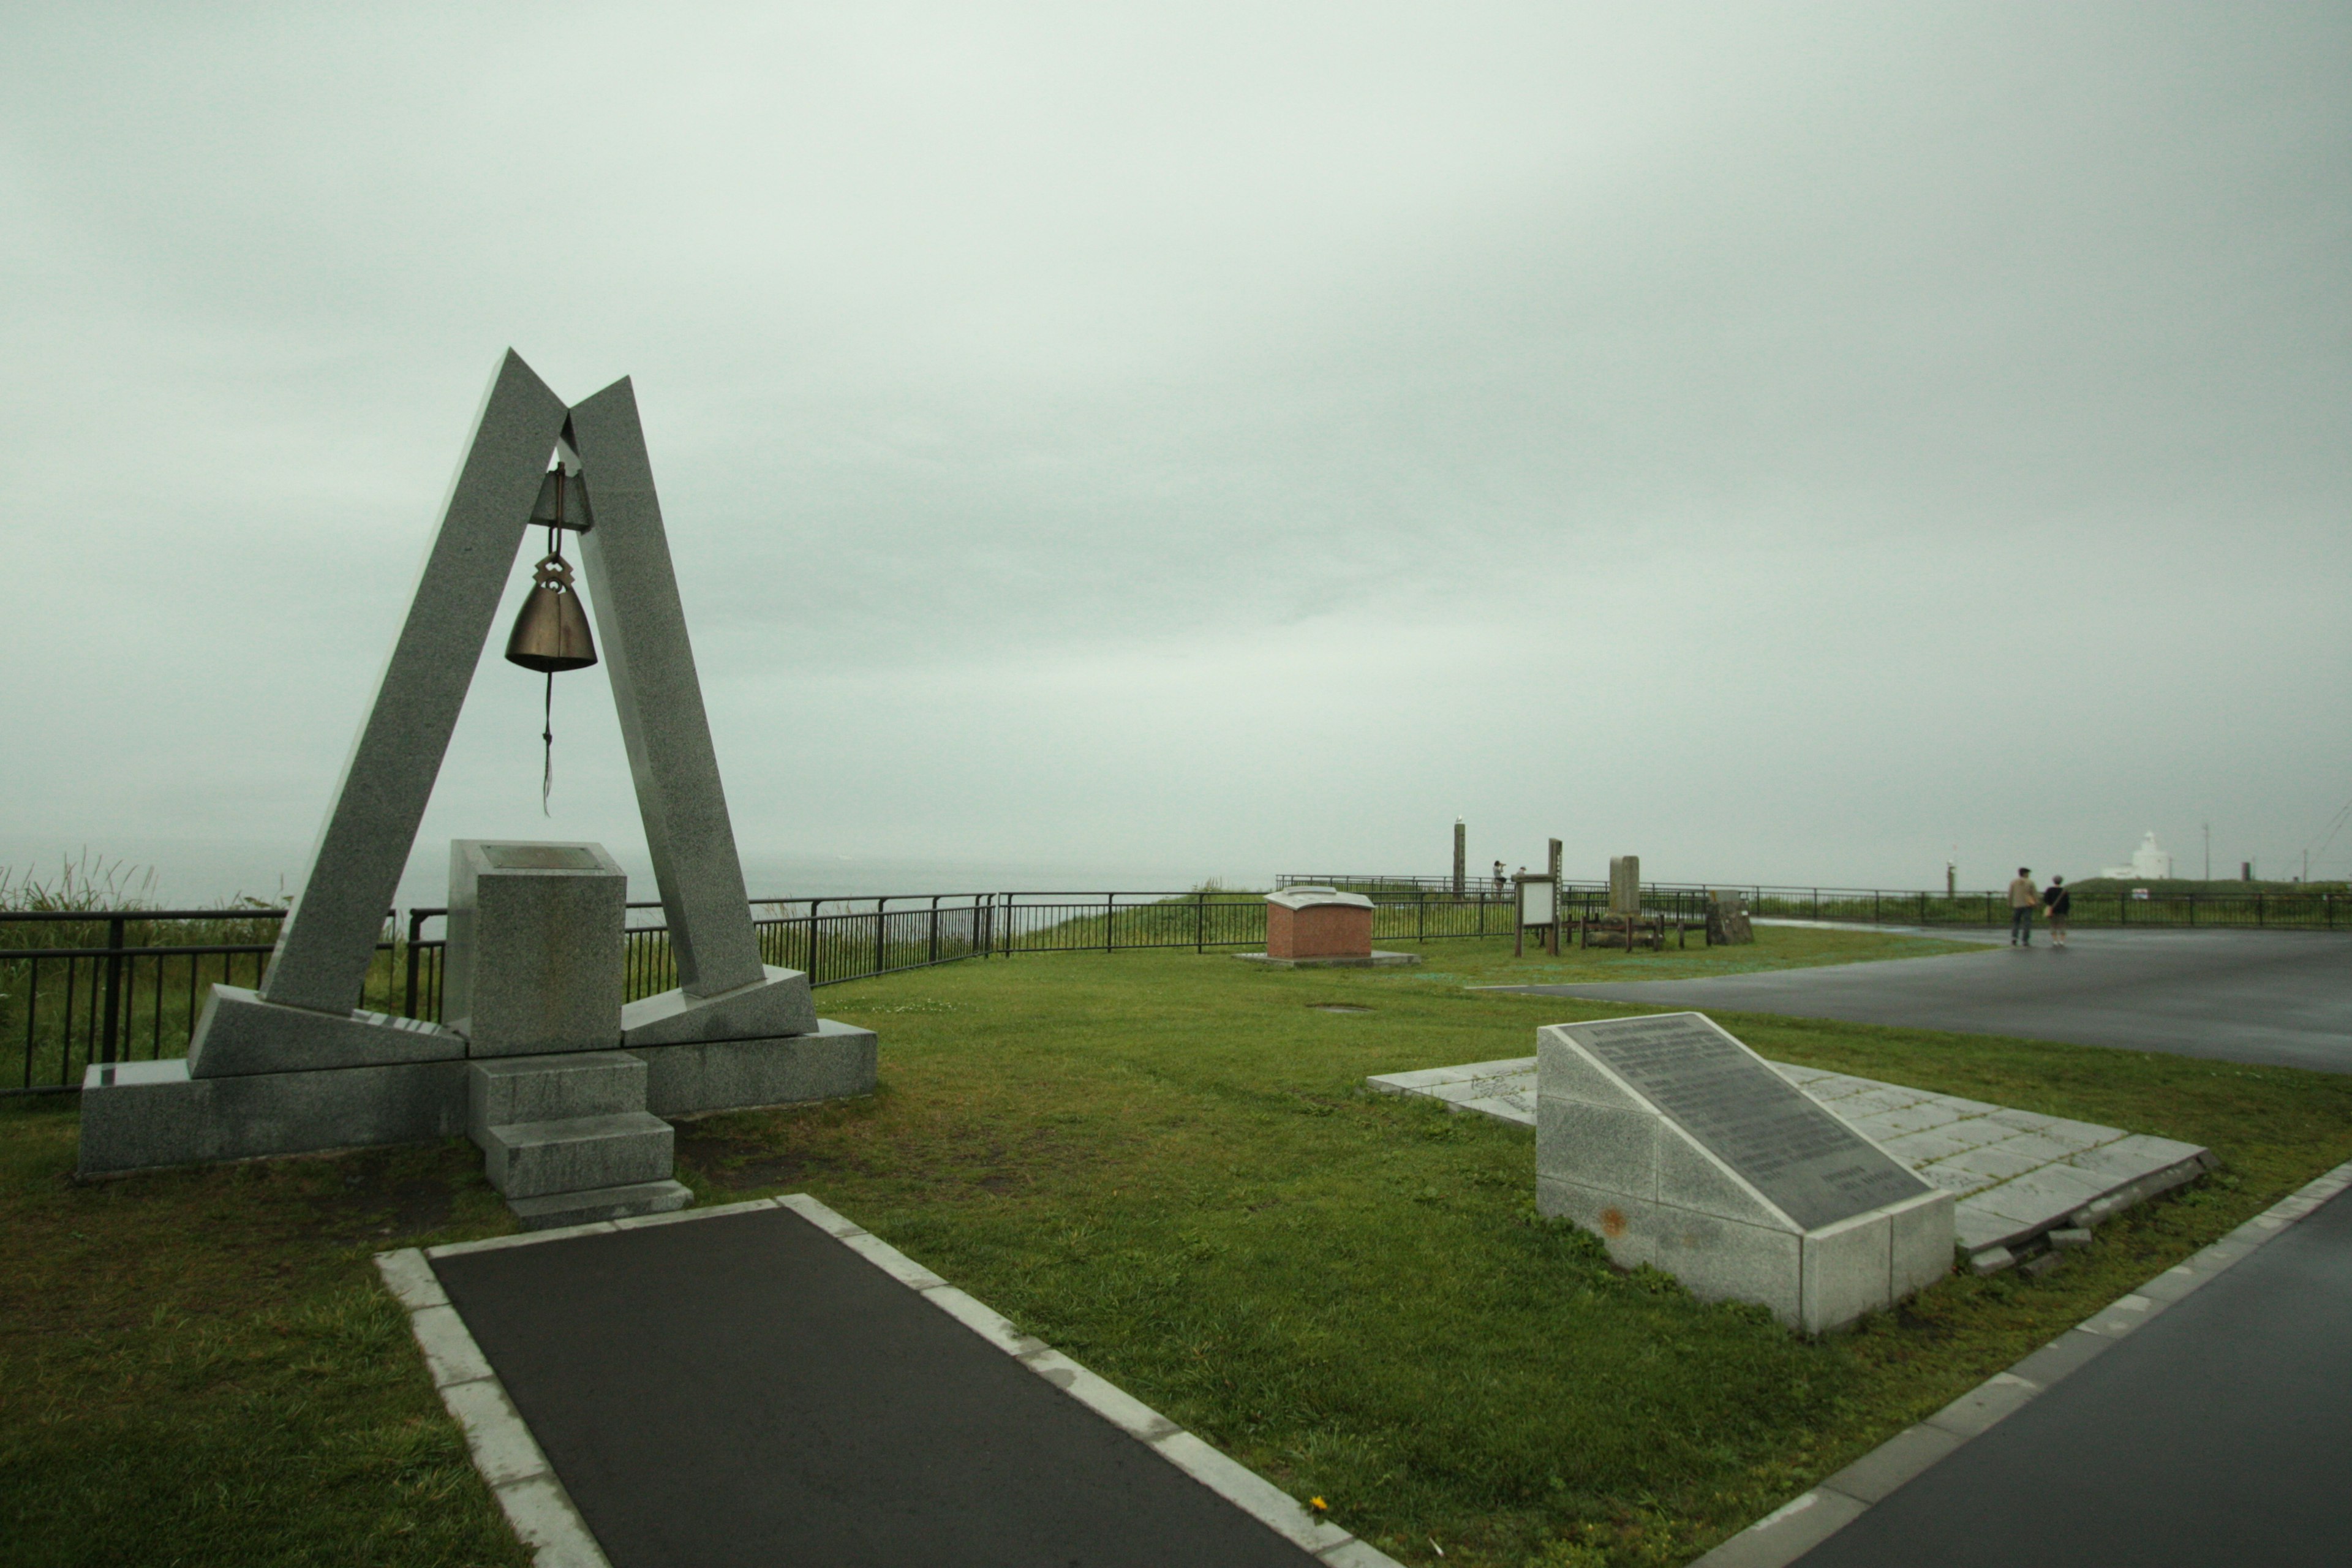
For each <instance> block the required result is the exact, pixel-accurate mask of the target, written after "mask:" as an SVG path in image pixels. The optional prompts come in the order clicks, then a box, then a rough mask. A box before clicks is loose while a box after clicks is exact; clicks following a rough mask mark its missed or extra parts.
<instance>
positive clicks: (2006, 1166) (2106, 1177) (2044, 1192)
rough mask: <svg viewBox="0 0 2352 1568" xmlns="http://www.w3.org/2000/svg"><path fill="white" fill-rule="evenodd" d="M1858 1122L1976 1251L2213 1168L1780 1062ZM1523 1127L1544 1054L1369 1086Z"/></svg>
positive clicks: (2105, 1130) (2156, 1146) (2182, 1148)
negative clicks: (1944, 1196) (1940, 1200)
mask: <svg viewBox="0 0 2352 1568" xmlns="http://www.w3.org/2000/svg"><path fill="white" fill-rule="evenodd" d="M1771 1065H1772V1068H1773V1069H1774V1070H1775V1071H1777V1072H1779V1073H1780V1076H1781V1077H1783V1078H1785V1079H1788V1080H1789V1081H1790V1083H1793V1084H1795V1085H1796V1086H1797V1087H1798V1088H1799V1089H1802V1090H1804V1092H1805V1093H1806V1095H1807V1096H1809V1097H1810V1098H1811V1099H1812V1100H1816V1101H1818V1102H1819V1103H1820V1104H1822V1106H1824V1107H1826V1108H1828V1109H1829V1110H1833V1111H1835V1112H1837V1114H1838V1115H1839V1117H1840V1118H1842V1119H1843V1121H1845V1122H1846V1123H1847V1124H1848V1125H1850V1126H1851V1127H1853V1130H1854V1131H1857V1132H1860V1133H1861V1134H1862V1135H1863V1136H1864V1137H1865V1138H1867V1139H1869V1140H1870V1141H1871V1142H1874V1143H1876V1144H1877V1145H1878V1146H1879V1147H1881V1148H1882V1149H1885V1151H1886V1152H1888V1153H1889V1154H1891V1155H1893V1156H1894V1157H1895V1158H1896V1159H1897V1160H1900V1161H1902V1162H1903V1163H1904V1164H1906V1165H1907V1166H1909V1167H1910V1168H1911V1169H1912V1170H1914V1171H1916V1172H1917V1173H1919V1174H1920V1175H1921V1176H1922V1177H1924V1178H1925V1179H1926V1180H1927V1181H1928V1182H1930V1183H1932V1184H1935V1185H1936V1186H1937V1187H1940V1188H1942V1189H1944V1190H1945V1191H1947V1192H1949V1193H1953V1194H1957V1196H1958V1203H1957V1204H1956V1205H1955V1207H1954V1213H1953V1216H1952V1219H1953V1228H1954V1233H1955V1237H1956V1239H1957V1240H1958V1244H1959V1246H1960V1247H1962V1248H1963V1249H1964V1250H1966V1251H1967V1252H1969V1254H1971V1255H1974V1254H1977V1253H1984V1252H1990V1251H1991V1249H1992V1248H1994V1247H2017V1246H2019V1245H2020V1244H2021V1243H2024V1242H2028V1241H2032V1239H2033V1238H2034V1237H2038V1236H2041V1235H2042V1234H2044V1233H2046V1232H2048V1231H2052V1230H2055V1229H2057V1228H2058V1227H2060V1226H2064V1225H2067V1224H2068V1223H2069V1222H2070V1221H2074V1220H2075V1218H2076V1216H2078V1215H2079V1216H2081V1217H2082V1220H2083V1222H2084V1223H2092V1224H2095V1223H2096V1222H2097V1221H2098V1220H2100V1219H2104V1218H2105V1216H2106V1215H2109V1214H2113V1213H2115V1212H2116V1210H2117V1209H2120V1208H2123V1207H2126V1206H2128V1205H2131V1204H2134V1203H2139V1202H2143V1201H2145V1200H2146V1199H2147V1198H2149V1197H2152V1196H2154V1195H2155V1194H2158V1193H2160V1192H2163V1191H2165V1190H2167V1189H2168V1188H2169V1187H2173V1186H2177V1185H2179V1184H2181V1183H2182V1182H2186V1181H2189V1180H2191V1179H2193V1178H2194V1177H2195V1176H2196V1175H2198V1174H2199V1173H2200V1172H2201V1171H2202V1170H2204V1169H2205V1168H2206V1167H2207V1166H2208V1165H2210V1163H2211V1155H2210V1153H2208V1152H2207V1151H2205V1150H2203V1149H2201V1148H2200V1147H2198V1146H2197V1145H2196V1144H2193V1143H2183V1142H2178V1141H2176V1140H2174V1139H2170V1138H2154V1137H2150V1136H2148V1135H2147V1134H2145V1133H2129V1132H2126V1131H2124V1130H2123V1129H2122V1128H2120V1127H2102V1126H2100V1125H2098V1124H2097V1123H2095V1122H2090V1121H2070V1120H2068V1119H2067V1118H2065V1117H2063V1116H2044V1115H2042V1113H2041V1112H2039V1111H2033V1110H2011V1109H2010V1108H2008V1107H2006V1106H2000V1105H1992V1104H1990V1103H1988V1102H1986V1101H1984V1100H1968V1099H1964V1098H1962V1097H1960V1096H1958V1095H1950V1094H1935V1093H1931V1092H1929V1091H1928V1090H1927V1089H1911V1088H1908V1087H1906V1086H1905V1085H1902V1084H1895V1083H1881V1082H1879V1081H1877V1080H1876V1079H1866V1078H1856V1077H1854V1076H1853V1075H1852V1074H1850V1073H1840V1072H1825V1071H1823V1070H1822V1069H1821V1068H1806V1067H1798V1066H1796V1065H1795V1064H1793V1063H1790V1062H1774V1063H1772V1064H1771ZM1365 1081H1366V1082H1367V1083H1369V1084H1370V1086H1371V1087H1372V1088H1374V1089H1380V1090H1381V1091H1383V1092H1385V1093H1390V1094H1408V1095H1418V1096H1421V1097H1423V1098H1425V1099H1430V1100H1439V1101H1441V1102H1443V1103H1444V1104H1447V1105H1450V1106H1452V1107H1453V1108H1454V1109H1455V1110H1469V1111H1475V1112H1476V1113H1478V1114H1480V1115H1482V1116H1491V1117H1493V1118H1494V1119H1495V1120H1496V1121H1508V1122H1511V1123H1514V1124H1515V1125H1517V1126H1521V1127H1533V1126H1534V1125H1535V1124H1536V1058H1533V1057H1515V1058H1507V1059H1504V1060H1501V1061H1491V1062H1469V1063H1465V1064H1464V1065H1463V1066H1461V1067H1451V1068H1419V1069H1417V1070H1415V1071H1412V1072H1401V1073H1381V1074H1379V1075H1377V1076H1375V1077H1372V1078H1370V1079H1366V1080H1365Z"/></svg>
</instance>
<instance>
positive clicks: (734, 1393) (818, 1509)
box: [433, 1209, 1318, 1568]
mask: <svg viewBox="0 0 2352 1568" xmlns="http://www.w3.org/2000/svg"><path fill="white" fill-rule="evenodd" d="M433 1269H434V1272H435V1273H436V1275H437V1276H438V1278H439V1279H440V1282H441V1287H442V1289H444V1290H446V1292H447V1293H448V1297H449V1300H450V1302H451V1304H452V1305H454V1306H455V1307H456V1308H457V1311H458V1314H459V1315H460V1316H461V1317H462V1318H463V1319H464V1320H465V1322H466V1325H467V1328H468V1329H470V1330H471V1331H472V1332H473V1337H474V1340H475V1342H476V1343H478V1345H479V1346H480V1347H481V1350H482V1352H483V1353H484V1355H486V1356H487V1357H488V1361H489V1363H490V1365H491V1367H492V1368H493V1369H494V1370H495V1371H496V1373H498V1376H499V1379H500V1380H501V1381H502V1382H503V1383H504V1384H505V1385H506V1390H507V1393H508V1394H509V1396H510V1397H511V1398H512V1399H513V1401H514V1403H515V1405H516V1407H517V1408H518V1409H519V1410H520V1412H521V1414H522V1415H523V1418H524V1419H525V1420H526V1421H527V1422H528V1423H529V1424H530V1431H531V1435H532V1436H535V1437H537V1438H538V1440H539V1444H540V1447H541V1448H542V1449H543V1450H544V1451H545V1452H546V1455H547V1458H548V1460H549V1462H550V1463H551V1464H552V1466H553V1467H554V1469H555V1473H556V1475H557V1476H558V1477H559V1478H560V1479H562V1482H563V1485H564V1488H565V1489H566V1490H567V1491H569V1492H570V1494H571V1496H572V1500H573V1502H574V1503H575V1504H576V1505H577V1507H578V1508H579V1510H580V1512H581V1514H582V1516H583V1518H584V1519H585V1520H586V1521H587V1523H588V1526H589V1528H590V1529H591V1530H592V1531H594V1533H595V1537H596V1540H597V1541H598V1542H600V1543H601V1544H602V1545H603V1547H604V1552H605V1554H606V1555H607V1556H608V1557H609V1558H610V1559H611V1561H612V1563H613V1564H614V1568H755V1565H758V1568H771V1565H783V1564H805V1563H824V1564H826V1565H828V1568H907V1565H908V1564H913V1563H922V1564H943V1565H944V1564H954V1565H958V1568H1038V1565H1045V1564H1051V1565H1053V1568H1076V1565H1080V1564H1083V1565H1086V1568H1129V1565H1132V1568H1144V1565H1146V1564H1152V1565H1168V1568H1184V1565H1198V1568H1315V1565H1316V1564H1317V1563H1318V1559H1316V1558H1315V1557H1313V1556H1311V1555H1309V1554H1308V1553H1307V1552H1305V1551H1303V1550H1301V1549H1300V1548H1299V1547H1297V1546H1296V1545H1293V1544H1292V1543H1291V1542H1287V1541H1286V1540H1284V1539H1283V1538H1282V1537H1280V1536H1278V1535H1276V1533H1275V1532H1274V1531H1272V1530H1270V1529H1269V1528H1267V1527H1266V1526H1265V1524H1262V1523H1260V1522H1259V1521H1256V1520H1255V1519H1252V1518H1250V1517H1249V1516H1248V1515H1246V1514H1244V1512H1243V1511H1242V1510H1240V1509H1238V1508H1236V1507H1235V1506H1234V1505H1233V1504H1232V1503H1231V1502H1229V1501H1227V1500H1225V1499H1224V1498H1223V1497H1221V1496H1219V1495H1217V1494H1216V1493H1214V1492H1212V1491H1210V1490H1209V1489H1207V1488H1206V1487H1203V1486H1202V1485H1200V1484H1199V1483H1198V1482H1196V1481H1194V1480H1193V1479H1191V1478H1190V1477H1189V1476H1187V1475H1186V1474H1185V1473H1184V1472H1183V1471H1181V1470H1180V1469H1178V1468H1176V1467H1175V1466H1173V1465H1171V1464H1170V1463H1169V1462H1168V1461H1167V1460H1166V1459H1164V1458H1161V1457H1160V1455H1158V1454H1156V1453H1154V1452H1153V1451H1151V1450H1150V1448H1148V1447H1145V1446H1144V1445H1143V1444H1142V1443H1141V1442H1139V1441H1138V1440H1137V1439H1135V1438H1133V1437H1130V1436H1128V1435H1127V1434H1126V1433H1124V1432H1122V1431H1120V1430H1118V1428H1117V1427H1115V1426H1112V1425H1111V1424H1110V1423H1109V1422H1108V1421H1107V1420H1105V1419H1104V1418H1103V1417H1102V1416H1100V1415H1097V1414H1095V1413H1094V1412H1093V1411H1091V1410H1089V1409H1087V1407H1086V1406H1085V1405H1081V1404H1079V1403H1078V1402H1077V1401H1076V1400H1074V1399H1072V1398H1070V1397H1068V1396H1067V1395H1066V1394H1064V1393H1063V1392H1062V1391H1061V1390H1060V1389H1058V1388H1057V1387H1055V1385H1054V1384H1052V1383H1050V1382H1048V1381H1046V1380H1045V1378H1043V1377H1040V1376H1038V1375H1037V1374H1036V1373H1033V1372H1031V1371H1029V1370H1027V1369H1026V1368H1025V1367H1024V1366H1023V1365H1021V1364H1020V1363H1018V1362H1016V1361H1015V1360H1014V1359H1013V1357H1012V1356H1010V1355H1007V1354H1005V1353H1004V1352H1002V1351H1000V1350H998V1349H997V1348H995V1347H994V1346H992V1345H991V1344H989V1343H988V1342H985V1341H984V1340H982V1338H981V1337H980V1336H979V1335H977V1334H975V1333H973V1332H972V1331H971V1330H969V1329H967V1328H965V1327H964V1326H963V1325H962V1324H961V1323H959V1322H958V1321H956V1320H954V1319H953V1318H951V1317H950V1316H949V1315H948V1314H947V1313H945V1312H942V1311H940V1310H939V1309H938V1308H936V1307H934V1306H932V1305H930V1304H929V1302H927V1301H926V1300H923V1299H922V1297H921V1296H919V1294H918V1293H917V1292H915V1291H914V1290H911V1289H908V1288H907V1287H905V1286H904V1285H901V1284H900V1283H898V1281H897V1280H895V1279H892V1278H891V1277H890V1276H889V1275H887V1274H886V1273H884V1272H883V1271H882V1270H881V1269H879V1268H875V1267H873V1266H872V1265H871V1264H869V1263H867V1262H866V1260H865V1259H864V1258H860V1257H859V1256H858V1255H856V1253H854V1252H852V1251H850V1250H849V1249H848V1248H847V1247H844V1246H842V1245H841V1244H840V1243H839V1242H837V1241H835V1240H834V1239H833V1238H832V1237H828V1236H826V1235H825V1234H824V1232H823V1231H822V1230H820V1229H818V1228H817V1227H816V1226H814V1225H812V1224H810V1223H809V1222H808V1221H807V1220H805V1219H803V1218H802V1217H801V1216H800V1215H797V1214H794V1213H793V1212H792V1211H790V1210H787V1209H772V1210H767V1211H763V1212H760V1213H753V1214H736V1215H714V1216H712V1217H710V1218H708V1219H701V1220H697V1221H695V1222H693V1223H691V1224H675V1225H654V1226H644V1227H641V1228H633V1229H623V1230H614V1231H607V1232H604V1233H601V1234H595V1235H587V1236H576V1237H561V1238H556V1239H551V1240H549V1241H545V1242H538V1243H534V1244H532V1245H530V1246H526V1247H504V1248H495V1249H490V1250H486V1251H479V1252H470V1253H463V1254H459V1255H457V1256H452V1257H443V1258H436V1259H435V1260H434V1261H433Z"/></svg>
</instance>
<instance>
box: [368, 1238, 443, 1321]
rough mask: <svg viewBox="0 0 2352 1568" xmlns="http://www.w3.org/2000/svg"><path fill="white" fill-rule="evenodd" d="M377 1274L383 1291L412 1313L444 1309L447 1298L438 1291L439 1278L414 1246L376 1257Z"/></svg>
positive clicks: (379, 1254) (378, 1254)
mask: <svg viewBox="0 0 2352 1568" xmlns="http://www.w3.org/2000/svg"><path fill="white" fill-rule="evenodd" d="M375 1269H376V1272H377V1273H378V1274H380V1275H382V1276H383V1288H384V1289H387V1290H389V1291H391V1292H392V1299H393V1300H395V1301H397V1302H399V1303H400V1304H401V1305H402V1306H403V1307H405V1308H406V1309H407V1310H410V1311H412V1312H414V1311H416V1310H420V1309H422V1308H425V1307H446V1306H447V1305H448V1304H449V1297H448V1295H447V1293H446V1292H445V1291H444V1290H443V1289H441V1280H440V1278H439V1277H438V1276H437V1275H436V1274H435V1273H434V1272H433V1265H432V1264H430V1263H428V1262H426V1261H425V1254H424V1253H422V1252H420V1251H418V1250H417V1249H416V1248H415V1247H402V1248H401V1249H400V1250H399V1251H397V1252H379V1253H377V1254H376V1255H375Z"/></svg>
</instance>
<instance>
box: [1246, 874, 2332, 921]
mask: <svg viewBox="0 0 2352 1568" xmlns="http://www.w3.org/2000/svg"><path fill="white" fill-rule="evenodd" d="M1275 883H1276V886H1277V887H1296V886H1301V885H1309V884H1311V885H1316V886H1321V887H1335V888H1339V889H1343V890H1347V891H1351V892H1361V893H1365V894H1367V895H1368V896H1370V897H1371V898H1372V899H1373V900H1375V901H1378V900H1381V898H1382V897H1383V896H1384V890H1386V889H1400V890H1402V889H1412V888H1414V887H1419V888H1423V889H1440V888H1444V889H1450V888H1451V887H1452V886H1453V879H1451V878H1445V877H1418V878H1414V877H1391V876H1378V875H1370V874H1363V873H1358V874H1353V875H1340V876H1330V875H1324V876H1307V875H1305V874H1303V873H1285V874H1284V875H1282V876H1279V877H1276V879H1275ZM1471 885H1472V887H1473V888H1474V889H1475V888H1476V887H1477V886H1478V883H1477V882H1476V880H1475V879H1474V880H1473V882H1472V884H1471ZM1716 892H1737V893H1740V894H1743V895H1745V897H1746V900H1747V903H1748V912H1749V913H1750V914H1752V915H1757V916H1761V917H1763V918H1766V919H1776V920H1816V921H1836V922H1839V923H1841V924H1856V925H1917V926H1934V925H1990V926H2001V925H2007V924H2008V923H2009V895H2008V894H2007V893H2006V892H1991V891H1987V892H1976V893H1967V892H1951V893H1935V892H1918V891H1912V890H1905V889H1886V888H1799V887H1785V886H1775V885H1773V884H1770V883H1758V882H1711V883H1709V882H1644V883H1643V884H1642V902H1643V908H1645V909H1649V910H1656V911H1659V912H1662V913H1664V914H1666V915H1667V916H1668V917H1669V918H1676V917H1689V916H1693V915H1699V914H1704V912H1705V906H1706V899H1707V897H1708V896H1709V895H1710V894H1712V893H1716ZM1560 900H1561V905H1562V908H1563V909H1564V910H1569V911H1570V912H1576V911H1580V910H1591V909H1595V908H1600V907H1603V906H1605V905H1606V903H1607V901H1608V884H1607V883H1605V882H1564V883H1562V884H1561V887H1560ZM2072 904H2073V913H2072V916H2071V919H2072V920H2073V921H2074V924H2076V925H2078V926H2181V927H2189V926H2196V927H2208V926H2227V927H2243V928H2248V929H2254V930H2273V929H2274V930H2281V931H2297V930H2300V931H2334V930H2336V929H2337V928H2338V926H2339V924H2340V925H2343V926H2345V927H2352V900H2347V897H2346V895H2344V894H2343V893H2339V892H2335V891H2332V890H2318V889H2315V890H2313V891H2311V892H2279V891H2277V890H2275V889H2260V890H2256V891H2250V892H2246V893H2210V892H2202V893H2158V892H2156V891H2154V890H2153V889H2147V890H2136V889H2076V890H2074V897H2073V900H2072Z"/></svg>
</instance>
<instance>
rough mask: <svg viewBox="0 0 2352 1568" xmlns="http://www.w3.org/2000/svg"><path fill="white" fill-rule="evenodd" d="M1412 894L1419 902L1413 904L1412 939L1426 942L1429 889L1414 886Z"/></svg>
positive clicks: (1427, 935)
mask: <svg viewBox="0 0 2352 1568" xmlns="http://www.w3.org/2000/svg"><path fill="white" fill-rule="evenodd" d="M1413 896H1414V898H1415V899H1417V900H1419V902H1417V903H1415V904H1414V905H1413V915H1412V940H1413V941H1415V942H1427V941H1428V940H1429V889H1427V888H1416V889H1413Z"/></svg>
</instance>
